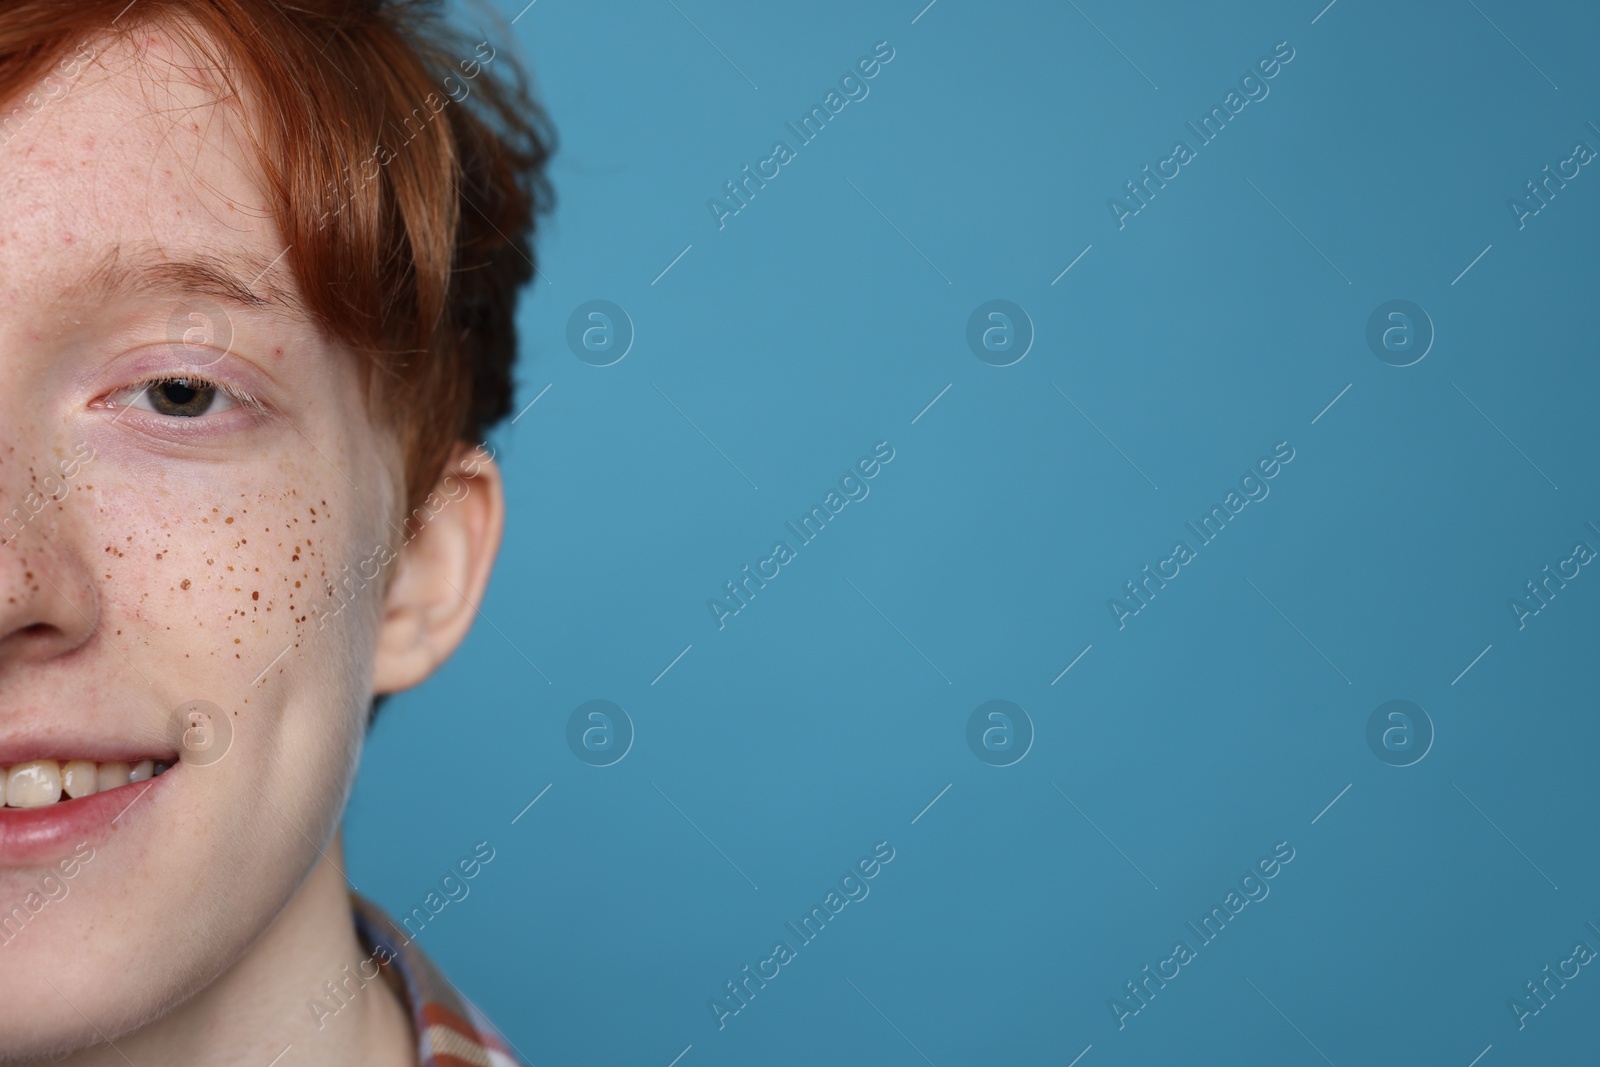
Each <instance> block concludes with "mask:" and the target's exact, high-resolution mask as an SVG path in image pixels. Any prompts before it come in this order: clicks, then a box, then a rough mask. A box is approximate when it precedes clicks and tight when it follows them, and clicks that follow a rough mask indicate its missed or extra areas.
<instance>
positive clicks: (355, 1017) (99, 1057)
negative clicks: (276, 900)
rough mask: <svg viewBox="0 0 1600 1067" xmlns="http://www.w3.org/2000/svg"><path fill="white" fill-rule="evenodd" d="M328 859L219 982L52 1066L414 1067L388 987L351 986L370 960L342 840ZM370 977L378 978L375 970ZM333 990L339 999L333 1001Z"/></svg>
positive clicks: (402, 1016)
mask: <svg viewBox="0 0 1600 1067" xmlns="http://www.w3.org/2000/svg"><path fill="white" fill-rule="evenodd" d="M326 852H327V858H326V859H322V860H319V861H318V862H317V864H316V866H315V867H313V868H312V870H311V873H310V874H309V875H308V876H307V877H306V880H305V882H303V883H302V884H301V886H300V888H299V890H298V891H297V892H296V893H295V895H294V896H293V897H292V898H290V900H289V903H288V904H287V905H286V906H285V907H284V909H283V911H281V912H280V913H279V914H278V916H277V918H276V919H274V920H273V921H272V924H271V925H270V926H268V927H267V929H266V930H264V931H263V932H262V934H261V936H260V937H259V938H258V939H257V940H256V941H255V942H254V943H253V944H252V945H251V946H250V948H249V949H247V950H246V952H245V954H244V955H243V956H242V957H240V958H239V960H238V961H237V962H235V963H234V965H233V966H232V967H230V968H229V969H228V970H227V971H225V972H223V974H222V975H221V976H220V977H218V978H217V980H216V981H214V982H212V983H211V984H210V985H209V986H207V987H206V988H205V989H203V990H201V991H200V992H199V993H196V994H195V995H194V996H193V997H191V998H190V999H189V1000H187V1001H185V1002H184V1003H183V1004H181V1005H179V1006H178V1007H177V1008H175V1009H173V1010H172V1011H170V1012H168V1013H167V1014H165V1015H163V1016H161V1017H160V1018H159V1019H157V1020H155V1021H154V1022H151V1023H149V1024H148V1025H146V1026H144V1027H141V1028H140V1029H138V1030H136V1031H134V1032H132V1033H128V1034H124V1035H122V1036H121V1037H118V1038H116V1039H115V1042H114V1043H112V1042H107V1043H102V1044H98V1045H94V1046H91V1047H89V1048H86V1049H81V1050H79V1051H78V1052H75V1053H73V1054H71V1055H69V1056H67V1057H65V1058H63V1059H52V1060H50V1061H49V1062H50V1063H51V1064H55V1065H61V1064H66V1065H68V1067H112V1065H115V1067H126V1065H127V1064H128V1063H130V1062H131V1063H137V1064H143V1063H205V1064H216V1065H218V1067H267V1065H269V1064H270V1065H273V1067H289V1065H290V1064H292V1065H293V1067H337V1065H341V1064H350V1063H366V1064H375V1065H381V1067H415V1065H416V1062H417V1060H416V1047H415V1043H414V1040H413V1037H412V1033H411V1022H410V1019H409V1018H408V1017H407V1015H406V1010H405V1007H404V1006H403V1004H402V1003H401V1001H400V1000H399V998H397V997H396V996H395V994H394V992H393V991H392V990H391V989H390V988H389V986H388V985H387V984H386V983H385V981H384V980H383V979H382V978H377V979H369V980H366V981H365V982H361V981H354V980H348V977H349V975H351V974H356V973H358V970H359V969H360V968H361V965H362V964H363V962H364V961H366V960H367V959H368V957H369V955H370V953H369V952H368V951H367V950H366V949H364V948H362V946H361V942H360V940H359V939H358V938H357V937H356V930H355V920H354V918H353V916H352V914H351V910H350V897H349V893H348V891H347V889H346V886H345V880H344V876H343V875H342V874H341V873H340V868H342V867H343V866H344V840H343V835H342V833H341V834H338V835H335V837H334V839H333V841H332V842H331V843H330V844H329V845H328V848H327V850H326ZM336 864H337V866H335V865H336ZM365 973H366V974H371V973H372V964H370V963H369V964H367V965H366V967H365ZM329 982H332V983H333V985H334V987H335V989H337V990H338V997H337V998H334V997H331V996H329V994H328V990H327V983H329ZM314 1004H320V1005H321V1007H320V1008H316V1007H313V1005H314ZM335 1008H337V1010H334V1009H335ZM275 1057H278V1058H275Z"/></svg>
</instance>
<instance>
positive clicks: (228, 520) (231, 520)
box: [222, 515, 233, 526]
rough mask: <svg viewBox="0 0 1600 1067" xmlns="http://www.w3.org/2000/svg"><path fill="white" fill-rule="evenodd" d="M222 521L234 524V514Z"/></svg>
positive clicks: (230, 524)
mask: <svg viewBox="0 0 1600 1067" xmlns="http://www.w3.org/2000/svg"><path fill="white" fill-rule="evenodd" d="M222 521H223V522H225V523H227V524H228V525H229V526H232V525H233V516H232V515H229V516H228V517H227V518H225V519H223V520H222Z"/></svg>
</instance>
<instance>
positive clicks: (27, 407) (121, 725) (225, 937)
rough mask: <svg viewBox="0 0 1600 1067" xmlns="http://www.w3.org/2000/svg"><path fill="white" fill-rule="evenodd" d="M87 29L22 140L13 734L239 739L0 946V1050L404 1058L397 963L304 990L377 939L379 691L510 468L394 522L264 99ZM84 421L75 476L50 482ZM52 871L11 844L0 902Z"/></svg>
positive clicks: (453, 627) (14, 426) (485, 563)
mask: <svg viewBox="0 0 1600 1067" xmlns="http://www.w3.org/2000/svg"><path fill="white" fill-rule="evenodd" d="M98 51H99V53H100V54H99V56H98V58H96V60H95V61H94V62H93V63H91V64H90V65H88V66H87V67H86V68H85V70H84V72H83V73H82V74H81V75H80V76H79V77H78V78H77V79H76V80H75V81H74V82H73V83H72V85H71V88H70V91H68V92H66V93H65V94H63V95H59V96H57V97H56V98H54V99H52V100H51V101H50V102H49V103H48V105H47V106H45V107H43V108H42V109H40V110H39V111H38V112H37V113H36V114H33V115H32V117H31V118H30V119H29V121H28V122H27V124H26V125H25V126H24V127H23V128H21V129H20V130H19V131H18V132H17V133H16V134H15V136H14V137H13V138H12V139H11V140H10V141H9V142H8V143H6V144H4V145H0V513H9V512H11V510H12V509H13V508H14V507H16V506H17V505H18V503H19V502H21V501H24V500H25V499H27V497H28V494H29V493H30V492H32V493H38V494H40V496H41V497H43V496H50V497H55V499H51V500H48V501H47V502H46V503H45V505H44V506H43V507H42V508H41V509H40V510H38V511H37V513H36V514H32V515H31V517H30V518H29V520H28V521H27V523H26V525H25V527H24V528H22V529H21V530H20V532H18V533H16V535H15V536H14V537H11V539H10V541H9V543H7V544H5V545H4V546H3V547H0V744H4V743H5V742H6V741H7V739H15V738H18V737H23V736H26V737H30V738H34V739H38V738H40V737H43V738H45V739H46V740H47V741H49V742H50V743H51V744H59V745H60V747H61V751H60V752H59V754H58V756H59V758H60V759H62V760H66V759H70V758H72V757H73V756H74V755H75V754H76V753H75V752H74V751H73V750H72V748H73V746H74V745H76V744H81V743H82V741H81V739H82V738H86V737H107V738H114V739H117V740H119V741H121V742H123V743H131V744H143V743H147V744H150V745H155V744H159V743H163V742H164V739H166V738H168V737H170V723H171V715H172V712H173V709H175V708H177V707H178V706H179V705H181V704H183V703H184V702H185V701H189V700H194V699H203V700H208V701H211V702H213V703H214V704H216V705H217V706H218V707H220V708H222V709H224V711H225V713H226V714H228V715H229V716H230V717H231V722H232V724H233V733H234V737H233V741H232V744H231V747H230V748H229V750H228V753H227V755H226V757H225V758H223V759H222V760H221V761H219V762H217V763H216V764H214V765H210V766H191V765H188V764H180V765H178V766H176V767H174V769H173V770H171V771H168V772H167V773H168V774H169V775H172V776H173V777H172V778H170V779H168V778H165V777H163V778H161V779H157V781H158V782H161V783H164V784H163V785H162V788H161V789H159V790H151V798H150V799H149V800H148V801H146V802H144V803H140V804H136V805H134V806H133V807H132V808H131V809H129V810H128V811H127V812H126V814H125V816H124V817H123V818H122V819H121V820H120V821H119V823H118V826H117V828H116V830H115V832H113V833H111V834H110V836H109V837H108V838H107V839H106V840H104V841H103V842H102V843H100V844H98V845H97V846H95V850H94V857H93V859H92V860H91V861H89V862H87V863H84V864H83V865H82V866H81V869H79V870H78V871H77V873H76V874H75V875H74V876H73V877H72V878H71V879H70V880H69V881H67V882H66V883H65V884H66V885H67V886H68V892H67V893H66V895H64V896H61V897H60V898H59V899H54V900H52V901H51V902H50V903H49V905H48V906H46V907H44V908H43V909H42V910H41V911H39V912H38V913H37V915H36V916H34V917H33V918H32V920H31V921H30V922H29V923H28V924H27V926H26V928H25V929H23V930H22V931H21V933H20V935H18V936H16V937H15V939H14V940H11V941H9V942H8V943H6V944H4V945H0V1059H4V1060H7V1061H9V1062H25V1063H26V1062H45V1057H47V1056H49V1057H50V1059H49V1061H48V1062H52V1063H57V1064H60V1063H66V1064H74V1065H77V1064H83V1065H89V1064H95V1065H99V1064H119V1065H121V1064H127V1063H130V1062H131V1063H134V1064H138V1065H140V1067H144V1065H147V1064H169V1063H204V1064H222V1065H234V1064H237V1065H248V1067H266V1065H267V1064H268V1063H269V1062H271V1061H272V1060H273V1058H274V1057H275V1056H278V1055H279V1053H280V1052H282V1051H283V1050H284V1048H285V1047H286V1046H289V1045H292V1046H293V1050H292V1051H291V1052H290V1053H289V1054H288V1055H287V1056H286V1057H285V1058H284V1059H283V1061H282V1064H283V1065H284V1067H288V1065H290V1064H293V1065H295V1067H305V1065H317V1064H328V1065H333V1064H350V1063H373V1064H384V1065H390V1064H393V1065H406V1064H414V1063H415V1062H416V1060H415V1051H414V1045H413V1041H412V1037H411V1032H410V1024H409V1020H408V1019H407V1018H406V1017H405V1015H404V1012H403V1010H402V1005H401V1003H400V1001H399V1000H398V999H397V998H396V997H395V996H394V995H392V994H391V993H390V992H389V991H388V989H387V987H386V986H385V985H384V984H383V983H382V982H373V983H370V984H368V985H367V987H366V988H365V989H364V990H363V991H362V992H361V994H360V995H359V996H357V997H355V998H354V999H353V1000H351V1002H350V1003H349V1005H348V1006H347V1007H345V1008H344V1009H342V1010H341V1011H340V1012H339V1013H338V1014H337V1016H335V1017H333V1018H331V1019H326V1020H324V1021H323V1025H322V1026H321V1028H320V1029H319V1028H318V1026H317V1024H316V1019H315V1015H314V1014H313V1013H312V1012H311V1011H310V1010H308V1007H307V1000H308V998H310V997H313V996H316V995H317V994H318V992H319V991H320V990H321V989H322V987H323V984H324V983H325V982H327V981H328V980H330V979H337V978H338V977H339V976H340V974H341V969H342V968H344V967H345V966H346V965H348V966H349V967H350V968H351V969H352V970H354V969H355V968H356V965H357V964H358V963H359V962H360V961H361V960H363V959H365V958H366V957H367V955H368V953H367V952H366V951H364V950H363V949H362V948H361V946H360V944H359V942H358V941H357V938H356V934H355V928H354V925H353V922H352V918H351V911H350V903H349V898H348V892H349V885H348V883H347V881H346V878H345V876H344V873H343V872H344V870H345V864H344V859H343V854H342V848H341V841H340V837H339V833H338V824H339V820H340V817H341V815H342V813H343V809H344V803H345V800H346V796H347V793H348V790H349V787H350V784H351V781H352V779H353V776H354V770H355V766H356V763H357V761H358V758H359V755H360V749H361V743H362V739H363V737H364V731H365V725H366V716H367V708H368V705H369V702H370V699H371V697H372V695H373V694H375V693H387V692H394V691H398V690H401V689H405V688H407V687H409V686H412V685H415V684H417V683H418V682H420V681H422V680H423V679H424V678H426V677H427V676H428V675H429V674H431V673H432V672H433V671H434V669H435V668H436V667H438V666H439V664H440V663H442V662H443V661H444V659H445V658H447V657H448V656H449V655H450V654H451V652H453V651H454V649H455V648H456V646H457V645H458V644H459V643H460V641H461V640H462V639H463V637H464V636H465V634H466V632H467V630H468V628H469V626H470V625H471V622H472V620H473V618H474V614H475V613H474V609H473V607H472V605H473V604H474V603H476V602H478V601H479V600H480V599H481V597H482V594H483V591H484V588H485V586H486V583H487V581H488V577H489V572H490V569H491V566H492V563H493V559H494V556H495V553H496V551H497V550H498V547H499V541H500V535H501V528H502V521H503V510H504V504H503V495H502V490H501V483H500V475H499V473H498V471H497V469H496V468H495V466H494V464H493V461H492V460H485V459H483V458H482V457H481V455H480V456H478V457H477V458H475V459H472V460H471V461H470V462H469V461H468V455H469V451H470V446H468V445H462V446H460V447H458V449H457V451H456V453H455V456H454V458H453V460H452V463H451V465H450V466H449V467H448V468H447V475H449V476H453V477H454V478H455V479H457V481H455V482H453V483H452V484H453V485H455V486H456V490H455V492H454V493H453V494H452V502H451V503H450V504H449V505H448V506H447V507H444V508H443V509H442V510H441V511H440V512H439V513H438V514H437V515H436V516H435V517H434V518H433V519H432V520H431V522H429V523H428V524H427V525H426V526H424V527H423V528H422V530H421V532H420V534H418V535H417V536H416V537H415V539H412V540H409V542H408V541H407V539H405V538H403V537H402V536H401V534H400V532H399V530H400V527H399V525H398V523H399V522H400V521H401V519H402V515H403V512H404V510H405V502H404V496H405V494H404V483H403V479H404V472H403V470H402V469H401V463H400V458H399V455H400V453H399V448H398V445H397V443H396V441H395V440H394V438H393V436H392V433H391V431H389V430H388V429H386V428H383V427H382V424H381V422H380V421H379V419H378V417H377V416H376V415H367V416H363V414H362V413H363V412H367V411H368V410H369V409H368V405H367V402H366V399H365V396H366V393H365V390H364V389H363V376H362V368H361V365H360V363H359V362H358V360H357V359H356V358H355V357H353V356H352V355H351V354H350V353H348V352H345V351H342V350H340V349H339V348H338V347H337V346H336V345H334V344H333V343H331V342H330V341H329V340H328V339H327V338H326V337H325V336H323V335H322V334H321V332H320V331H319V330H318V329H317V328H316V327H315V326H314V325H313V324H312V323H311V322H310V321H309V320H308V319H307V318H306V317H305V316H304V315H302V314H301V313H300V312H298V311H297V310H296V309H295V300H294V297H295V294H296V281H295V279H294V278H293V276H292V275H291V273H290V272H289V270H288V268H287V266H286V260H287V257H283V258H279V255H280V253H282V252H283V251H284V243H283V241H282V239H281V238H280V237H279V234H278V229H277V226H276V225H275V223H274V221H273V219H272V216H271V213H270V211H269V210H268V208H267V206H266V200H265V196H264V194H263V192H262V189H261V187H260V169H259V166H258V164H257V162H256V159H255V157H254V155H253V151H252V149H251V148H250V147H249V145H248V143H247V142H246V141H245V140H244V139H243V137H242V135H241V130H242V129H243V128H244V126H245V124H247V123H248V122H250V121H251V119H250V109H249V107H248V102H246V103H245V104H241V103H240V102H238V101H236V100H219V92H218V85H217V83H216V82H215V80H214V79H212V78H209V77H207V76H205V75H204V74H203V73H201V72H197V71H195V70H193V69H191V68H192V67H193V61H192V60H191V59H189V58H186V57H187V55H188V53H187V51H186V49H185V48H184V46H183V45H182V43H181V38H179V37H178V36H177V35H175V34H173V33H171V32H169V31H168V30H165V29H163V28H162V27H160V26H155V27H151V28H148V29H146V30H143V31H141V32H140V33H139V34H138V36H137V43H136V44H135V45H132V46H130V45H127V44H116V43H112V42H111V41H109V40H108V41H106V42H103V43H102V44H101V46H100V47H99V49H98ZM113 248H120V250H121V251H120V255H119V257H118V259H117V260H116V263H120V264H122V265H123V266H130V265H133V264H139V265H141V266H145V267H152V266H157V265H158V264H159V263H160V262H162V261H165V262H167V263H173V262H181V261H185V260H193V259H198V260H202V261H205V262H207V263H209V264H210V265H212V266H217V265H218V261H219V260H226V261H227V262H226V263H224V264H222V265H223V266H228V267H229V268H230V269H232V270H233V271H234V273H235V274H237V275H238V278H237V279H236V280H237V281H238V282H239V283H241V284H243V285H244V286H245V287H246V288H247V289H248V292H249V293H250V294H252V295H253V296H254V297H255V298H257V299H258V300H259V301H260V302H261V306H250V305H251V303H252V301H247V300H240V299H235V298H233V297H230V296H229V295H228V294H227V293H226V292H225V291H224V290H223V289H221V288H216V287H213V289H212V290H211V291H208V292H206V293H205V294H203V299H202V298H201V296H202V294H197V293H195V292H193V291H190V290H192V289H193V288H194V287H195V285H196V284H197V283H196V281H195V279H194V278H193V277H187V278H186V277H184V276H182V275H180V274H179V273H177V272H172V271H162V270H160V269H154V270H150V269H147V270H145V271H144V272H143V273H142V274H133V275H131V276H129V277H126V278H123V279H121V284H118V285H104V284H102V285H100V286H99V287H98V288H96V287H95V286H94V285H90V286H88V287H87V288H86V287H85V276H86V274H87V273H88V272H90V271H91V270H93V269H94V268H96V267H106V266H107V264H108V263H110V261H109V260H108V257H109V256H110V255H111V252H112V249H113ZM235 261H236V262H235ZM114 267H115V264H112V268H113V269H110V270H105V271H102V272H101V274H100V275H99V276H98V279H97V280H98V281H99V282H102V283H103V282H105V281H106V280H107V279H108V278H111V277H112V275H113V274H114V273H115V270H114ZM95 280H96V279H91V281H95ZM237 295H238V294H235V296H237ZM195 307H203V308H206V309H221V313H222V315H223V316H224V317H225V320H226V323H227V326H228V329H229V330H231V334H232V339H231V344H230V345H229V346H228V347H227V350H226V353H225V354H224V353H223V352H222V350H220V349H217V350H215V351H213V352H211V353H210V354H209V355H207V356H206V357H205V358H204V359H197V356H196V352H197V351H198V349H197V348H195V347H185V346H183V345H175V344H173V343H172V341H173V338H172V337H171V327H170V325H169V323H170V322H171V321H172V320H173V319H174V316H175V314H176V315H177V319H178V321H180V322H188V321H190V320H188V319H186V318H185V317H184V316H185V314H186V312H187V310H189V309H192V308H195ZM208 313H210V312H208ZM215 325H216V324H215V323H211V324H210V326H211V327H215ZM204 340H205V338H202V339H201V343H202V345H203V343H204ZM202 363H203V364H206V365H204V366H203V367H201V368H200V369H197V365H198V364H202ZM186 374H187V375H190V377H187V378H185V377H184V376H185V375H186ZM202 377H203V378H204V379H205V380H208V381H209V382H211V383H214V384H215V385H217V386H221V387H222V388H221V389H218V390H216V391H214V392H212V391H208V390H210V389H211V385H205V384H200V385H199V388H198V389H197V388H196V385H197V383H199V382H200V380H201V378H202ZM175 379H181V380H182V381H184V382H187V383H188V384H187V385H180V386H178V387H176V388H174V387H173V386H171V385H170V384H164V385H163V384H159V383H161V382H167V383H170V382H171V381H173V380H175ZM152 382H156V383H158V384H157V385H155V386H153V387H152V385H151V383H152ZM227 390H232V391H235V392H237V393H242V394H248V395H250V396H253V397H254V398H255V399H256V400H258V401H259V402H260V405H261V410H259V411H258V410H256V409H255V408H254V407H253V406H252V405H251V404H249V403H247V402H240V401H237V400H231V399H230V398H229V394H228V392H227ZM85 445H87V446H88V448H89V449H91V450H92V456H93V458H92V459H90V460H88V461H87V462H84V463H82V464H81V469H79V470H78V471H77V472H76V473H75V474H74V475H73V476H71V477H70V478H67V479H61V478H57V479H56V482H55V483H53V484H54V485H61V484H65V485H66V486H68V489H67V490H66V491H65V492H64V493H59V492H57V491H56V490H55V489H54V488H53V487H45V488H41V483H42V482H43V479H44V478H45V476H46V475H48V474H50V473H51V470H52V465H54V464H59V463H60V462H61V461H63V460H67V459H70V458H72V457H73V456H75V455H80V456H81V455H82V454H83V451H82V448H83V446H85ZM57 469H59V468H57ZM462 486H465V487H466V489H467V491H466V492H465V493H464V494H463V493H462V492H461V487H462ZM38 499H39V497H36V498H35V500H38ZM9 536H10V532H9V531H0V540H4V539H5V538H6V537H9ZM380 544H385V545H391V546H393V547H394V548H395V549H396V551H397V552H398V559H397V560H396V561H395V562H393V563H390V564H388V565H387V566H386V567H385V568H384V571H383V574H382V575H381V576H380V578H379V579H378V580H377V581H375V582H372V583H371V584H370V585H369V586H368V587H367V588H366V590H365V591H364V592H363V593H362V594H361V595H360V596H359V597H357V598H356V599H355V600H354V601H353V603H351V605H350V606H349V607H346V608H345V609H344V610H342V611H339V612H338V614H337V615H334V616H332V617H331V618H329V619H327V620H326V625H324V626H320V627H319V625H318V616H317V613H316V611H315V610H314V609H315V608H317V607H318V606H323V607H325V608H326V609H328V610H331V608H332V607H333V606H336V605H329V604H328V602H327V601H326V598H325V597H324V596H323V594H322V590H323V588H324V586H323V584H322V583H323V582H324V581H325V580H333V578H334V576H335V575H337V574H340V573H342V570H341V569H342V568H343V567H344V566H345V565H348V566H349V567H350V568H351V570H352V571H355V570H357V569H358V567H359V566H360V565H361V563H362V561H364V560H368V559H370V557H371V556H372V555H373V552H374V548H375V546H378V545H380ZM402 545H403V547H402ZM70 803H78V801H72V802H70ZM400 832H401V831H398V830H397V833H400ZM45 873H48V871H47V869H46V868H45V867H42V866H34V865H22V866H18V865H12V866H5V865H0V912H4V911H5V910H6V909H9V908H11V907H12V906H13V905H14V904H15V903H16V902H18V901H20V900H22V899H23V898H24V897H25V896H26V895H27V894H28V893H30V892H32V891H34V890H36V889H37V887H38V885H39V883H40V879H41V877H42V875H43V874H45ZM62 1053H65V1055H64V1056H63V1055H61V1054H62Z"/></svg>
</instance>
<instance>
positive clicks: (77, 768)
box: [61, 759, 99, 797]
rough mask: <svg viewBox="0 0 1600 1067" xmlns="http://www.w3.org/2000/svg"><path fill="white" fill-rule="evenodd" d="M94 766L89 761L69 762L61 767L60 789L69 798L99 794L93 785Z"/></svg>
mask: <svg viewBox="0 0 1600 1067" xmlns="http://www.w3.org/2000/svg"><path fill="white" fill-rule="evenodd" d="M96 773H97V772H96V770H95V765H94V763H93V762H91V761H90V760H86V759H75V760H69V761H68V762H66V763H63V764H62V765H61V789H62V792H64V793H66V794H67V796H69V797H86V796H92V795H93V794H94V793H96V792H99V788H98V787H97V786H96V784H95V775H96Z"/></svg>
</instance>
